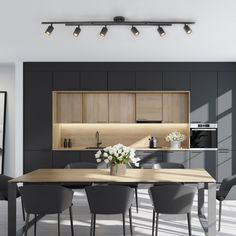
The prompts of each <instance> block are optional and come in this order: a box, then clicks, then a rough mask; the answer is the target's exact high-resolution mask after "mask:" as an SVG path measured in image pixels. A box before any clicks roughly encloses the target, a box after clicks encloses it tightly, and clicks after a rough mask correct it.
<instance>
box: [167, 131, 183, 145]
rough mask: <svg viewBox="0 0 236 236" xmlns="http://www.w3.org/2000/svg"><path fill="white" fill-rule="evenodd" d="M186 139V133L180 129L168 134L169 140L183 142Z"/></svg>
mask: <svg viewBox="0 0 236 236" xmlns="http://www.w3.org/2000/svg"><path fill="white" fill-rule="evenodd" d="M185 139H186V135H185V134H181V133H180V132H178V131H174V132H171V133H170V134H168V135H167V136H166V141H167V142H173V141H177V142H183V141H184V140H185Z"/></svg>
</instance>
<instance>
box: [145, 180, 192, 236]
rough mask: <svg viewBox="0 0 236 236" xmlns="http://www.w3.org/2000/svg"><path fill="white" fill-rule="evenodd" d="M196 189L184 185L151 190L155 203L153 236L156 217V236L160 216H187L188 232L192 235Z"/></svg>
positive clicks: (161, 186)
mask: <svg viewBox="0 0 236 236" xmlns="http://www.w3.org/2000/svg"><path fill="white" fill-rule="evenodd" d="M195 193H196V188H195V187H190V186H184V185H160V186H154V187H151V188H150V189H149V195H150V198H151V200H152V203H153V207H154V209H153V219H152V236H154V228H155V217H156V236H157V231H158V218H159V214H187V219H188V231H189V235H191V208H192V205H193V199H194V195H195Z"/></svg>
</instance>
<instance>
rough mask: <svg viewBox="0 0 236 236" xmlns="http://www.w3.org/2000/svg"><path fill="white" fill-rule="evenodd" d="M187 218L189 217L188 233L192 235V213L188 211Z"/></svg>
mask: <svg viewBox="0 0 236 236" xmlns="http://www.w3.org/2000/svg"><path fill="white" fill-rule="evenodd" d="M187 218H188V234H189V236H191V235H192V229H191V213H187Z"/></svg>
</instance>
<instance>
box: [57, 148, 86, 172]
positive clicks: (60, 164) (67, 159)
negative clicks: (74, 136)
mask: <svg viewBox="0 0 236 236" xmlns="http://www.w3.org/2000/svg"><path fill="white" fill-rule="evenodd" d="M73 162H81V158H80V153H79V152H76V151H54V152H53V168H65V166H66V165H68V164H70V163H73Z"/></svg>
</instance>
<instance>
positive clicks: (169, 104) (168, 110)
mask: <svg viewBox="0 0 236 236" xmlns="http://www.w3.org/2000/svg"><path fill="white" fill-rule="evenodd" d="M188 122H189V94H187V93H164V94H163V123H188Z"/></svg>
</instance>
